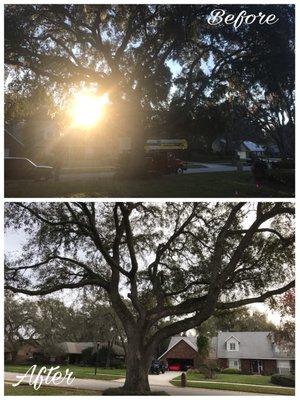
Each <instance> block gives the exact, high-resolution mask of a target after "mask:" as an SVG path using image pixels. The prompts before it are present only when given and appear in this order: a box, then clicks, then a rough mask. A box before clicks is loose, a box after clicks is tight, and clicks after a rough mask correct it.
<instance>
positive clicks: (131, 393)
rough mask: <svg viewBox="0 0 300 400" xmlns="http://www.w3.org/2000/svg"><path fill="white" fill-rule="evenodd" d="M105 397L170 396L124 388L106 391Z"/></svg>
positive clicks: (158, 392) (163, 393) (104, 392)
mask: <svg viewBox="0 0 300 400" xmlns="http://www.w3.org/2000/svg"><path fill="white" fill-rule="evenodd" d="M102 395H103V396H169V394H168V393H167V392H164V391H162V390H161V391H157V392H135V391H130V390H124V389H122V388H110V389H106V390H104V391H103V393H102Z"/></svg>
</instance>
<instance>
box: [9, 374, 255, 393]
mask: <svg viewBox="0 0 300 400" xmlns="http://www.w3.org/2000/svg"><path fill="white" fill-rule="evenodd" d="M17 375H18V376H20V375H23V374H20V373H19V372H5V373H4V380H5V382H6V383H13V382H18V381H19V378H17ZM36 376H37V375H34V376H33V378H35V377H36ZM176 376H178V372H166V373H165V374H160V375H149V378H150V379H149V380H150V387H151V390H152V391H153V392H155V391H164V392H166V393H168V394H169V395H172V396H249V395H250V393H246V392H232V391H229V390H216V389H200V388H192V387H185V388H181V387H177V386H173V385H172V384H170V383H169V380H171V379H173V378H174V377H176ZM23 382H29V377H26V378H25V379H24V381H23ZM123 382H124V379H117V380H114V381H101V380H96V379H78V378H76V379H75V380H74V382H73V383H72V384H71V385H68V384H67V383H65V381H64V382H63V383H61V384H58V385H53V384H51V385H50V386H56V387H59V386H60V387H70V386H71V387H72V388H77V389H90V390H99V391H100V392H101V391H103V390H105V389H108V388H117V387H121V386H123ZM256 395H257V396H261V394H255V393H251V396H256Z"/></svg>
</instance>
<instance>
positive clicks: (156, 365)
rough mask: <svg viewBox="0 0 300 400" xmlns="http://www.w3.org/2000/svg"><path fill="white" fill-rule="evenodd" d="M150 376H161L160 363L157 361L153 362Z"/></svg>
mask: <svg viewBox="0 0 300 400" xmlns="http://www.w3.org/2000/svg"><path fill="white" fill-rule="evenodd" d="M149 372H150V374H156V375H159V374H160V363H159V361H157V360H153V361H152V362H151V366H150V371H149Z"/></svg>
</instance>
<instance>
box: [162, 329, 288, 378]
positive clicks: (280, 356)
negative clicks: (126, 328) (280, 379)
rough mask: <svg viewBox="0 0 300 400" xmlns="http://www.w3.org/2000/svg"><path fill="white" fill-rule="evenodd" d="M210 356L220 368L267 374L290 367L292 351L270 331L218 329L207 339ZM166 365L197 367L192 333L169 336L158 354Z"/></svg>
mask: <svg viewBox="0 0 300 400" xmlns="http://www.w3.org/2000/svg"><path fill="white" fill-rule="evenodd" d="M209 357H210V359H212V360H215V361H216V363H217V364H218V365H219V367H220V368H221V369H225V368H235V369H239V370H240V371H241V372H242V373H244V374H263V375H271V374H273V373H276V372H279V373H281V374H285V373H289V372H291V371H294V368H295V355H294V352H293V351H290V350H287V349H284V348H283V347H282V346H281V348H279V347H278V346H277V345H276V343H275V342H274V340H273V335H272V333H270V332H219V333H218V335H217V336H215V337H213V338H212V339H211V348H210V355H209ZM159 359H160V360H165V361H167V362H168V364H169V365H172V364H180V365H181V368H182V369H184V367H185V366H190V367H191V368H198V367H199V365H200V362H201V361H200V357H199V354H198V351H197V338H196V337H195V336H187V337H181V336H175V337H172V338H171V340H170V343H169V346H168V349H167V350H166V351H165V352H164V353H163V354H162V355H161V356H160V357H159Z"/></svg>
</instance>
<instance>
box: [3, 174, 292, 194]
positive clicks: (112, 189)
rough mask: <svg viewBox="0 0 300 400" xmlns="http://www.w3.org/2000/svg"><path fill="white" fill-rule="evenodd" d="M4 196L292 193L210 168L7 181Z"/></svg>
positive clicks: (245, 175)
mask: <svg viewBox="0 0 300 400" xmlns="http://www.w3.org/2000/svg"><path fill="white" fill-rule="evenodd" d="M5 196H6V197H293V196H294V193H292V192H291V191H289V190H288V189H287V188H286V187H284V186H276V185H273V184H270V183H268V184H266V185H265V186H264V187H263V188H261V189H257V188H256V186H255V184H254V180H253V177H252V174H251V173H250V172H240V173H239V172H210V173H199V174H183V175H167V176H161V177H152V178H147V179H135V180H134V179H125V178H117V177H114V178H97V179H96V178H95V179H92V178H89V179H83V178H78V180H65V181H58V182H57V181H48V182H31V181H10V182H7V183H6V184H5Z"/></svg>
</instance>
